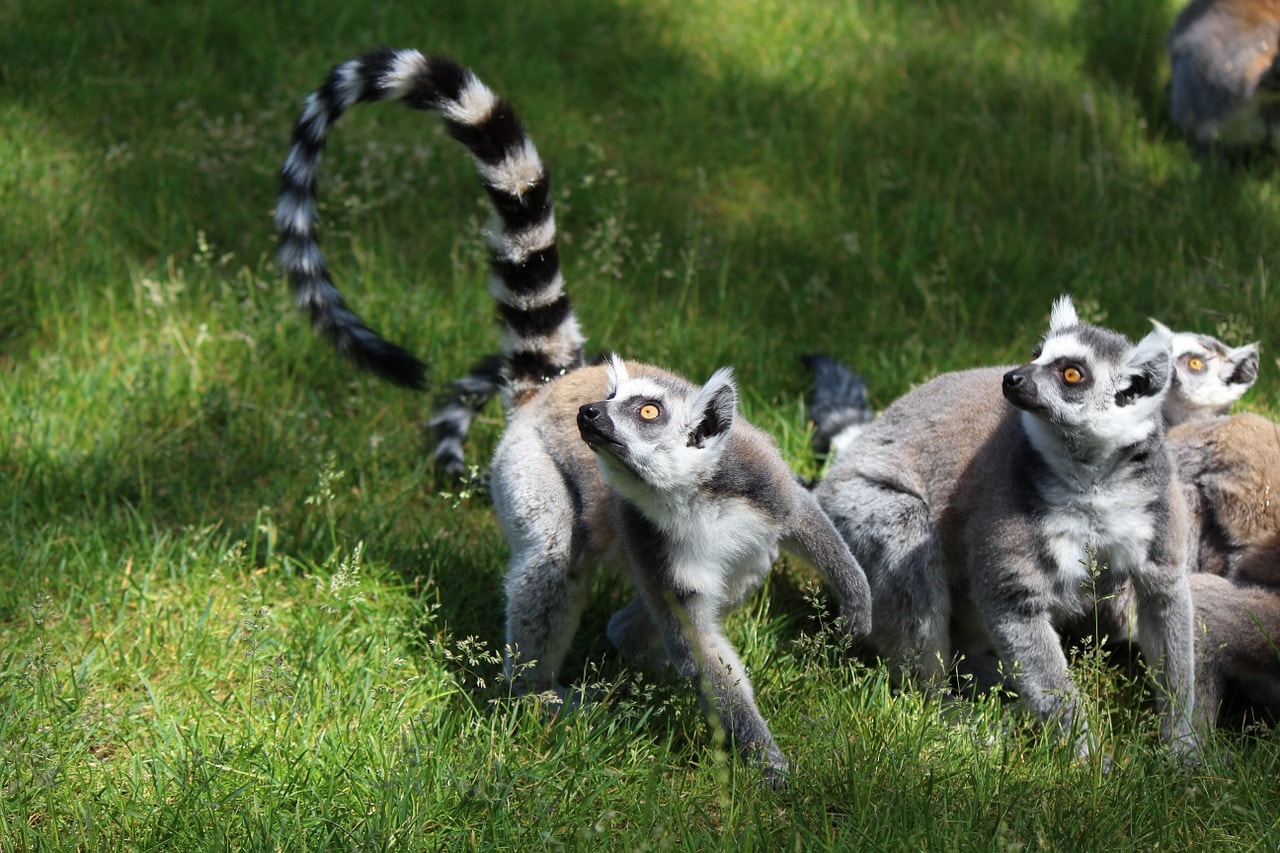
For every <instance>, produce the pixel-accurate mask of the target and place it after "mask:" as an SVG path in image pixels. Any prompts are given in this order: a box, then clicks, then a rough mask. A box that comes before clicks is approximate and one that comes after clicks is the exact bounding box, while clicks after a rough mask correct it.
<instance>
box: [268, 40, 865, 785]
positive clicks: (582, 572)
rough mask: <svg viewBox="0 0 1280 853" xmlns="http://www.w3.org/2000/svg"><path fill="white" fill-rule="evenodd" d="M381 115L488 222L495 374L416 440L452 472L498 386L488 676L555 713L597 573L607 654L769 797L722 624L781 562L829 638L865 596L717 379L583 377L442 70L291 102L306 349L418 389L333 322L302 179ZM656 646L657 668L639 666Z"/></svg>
mask: <svg viewBox="0 0 1280 853" xmlns="http://www.w3.org/2000/svg"><path fill="white" fill-rule="evenodd" d="M378 100H399V101H403V102H404V103H406V104H408V105H410V106H413V107H417V108H422V109H429V110H435V111H437V112H439V113H440V114H441V115H442V117H443V119H444V121H445V125H446V127H447V128H448V130H449V131H450V133H451V134H452V135H453V136H454V137H455V138H457V139H458V140H459V141H460V142H462V143H463V144H464V145H465V146H466V147H467V148H468V150H469V151H470V152H471V154H472V155H473V158H474V161H475V166H476V170H477V172H478V173H479V176H480V179H481V182H482V183H483V184H484V187H485V189H486V191H487V193H488V196H489V198H490V199H491V200H492V202H493V204H494V208H495V212H494V217H493V220H492V223H491V225H490V228H489V231H488V234H487V237H488V243H489V248H490V252H491V259H490V260H491V270H492V275H491V276H490V280H489V292H490V293H491V294H492V295H493V297H494V299H495V301H496V303H497V307H498V315H499V318H500V321H501V331H502V337H503V347H502V353H501V356H500V361H499V363H498V365H497V369H496V371H495V367H494V365H493V364H492V363H491V362H487V361H486V362H481V363H480V364H479V365H478V366H477V367H476V368H473V370H472V373H471V375H470V377H469V379H468V380H461V381H459V382H457V383H454V384H453V385H452V386H451V388H450V392H449V393H448V394H447V395H446V397H445V401H444V403H443V404H442V408H441V410H439V414H438V417H437V418H436V419H433V422H432V425H431V426H432V428H433V429H434V430H435V435H436V440H437V448H438V452H437V459H438V461H439V462H440V463H441V464H442V465H444V466H445V467H447V468H450V469H453V470H454V471H455V473H456V472H457V470H458V469H459V468H460V466H461V463H462V454H461V448H462V440H463V438H465V435H466V430H467V427H468V426H469V423H470V418H471V415H472V414H473V413H474V412H475V411H477V410H478V408H479V407H480V406H481V405H483V404H484V402H485V401H486V400H487V399H488V398H489V397H490V396H492V394H493V392H494V390H495V388H500V390H501V393H502V395H503V399H504V403H505V406H506V411H507V418H508V425H507V429H506V432H505V433H504V434H503V437H502V438H501V440H500V441H499V444H498V448H497V450H496V452H495V455H494V459H493V464H492V469H491V475H490V488H491V492H492V496H493V503H494V507H495V509H496V511H497V515H498V521H499V523H500V524H501V526H502V529H503V532H504V534H505V535H506V539H507V542H508V544H509V545H510V548H511V563H510V567H509V570H508V573H507V578H506V593H507V629H506V635H507V659H506V664H505V669H506V674H507V676H508V678H509V679H510V681H511V684H512V687H513V690H515V691H516V692H524V691H533V692H544V691H552V690H553V691H556V693H557V694H558V695H560V696H561V697H563V696H564V693H565V691H564V688H563V687H562V686H561V684H560V679H561V676H562V675H563V673H562V671H561V670H562V666H563V663H564V658H565V654H566V653H567V651H568V649H569V645H570V643H571V641H572V639H573V635H574V633H575V631H576V630H577V627H578V623H579V620H580V618H581V616H582V611H583V609H584V608H585V606H586V603H587V592H588V589H589V586H590V582H591V578H592V576H593V574H594V572H595V569H596V567H597V566H598V565H599V564H600V563H602V562H603V563H607V564H610V565H611V566H614V567H616V568H617V569H619V570H620V571H621V572H622V573H624V575H626V576H629V577H630V578H631V580H632V581H633V583H634V585H635V586H636V588H637V589H638V591H639V596H638V602H636V601H633V602H632V603H631V604H629V605H628V606H627V607H625V608H624V609H623V610H622V611H621V612H620V614H619V615H618V616H617V617H615V618H614V619H613V620H611V622H610V628H609V636H610V639H612V640H613V641H614V642H615V643H617V645H618V646H619V647H620V648H621V649H623V650H624V651H637V650H638V651H641V652H642V654H641V655H640V657H642V658H644V659H646V660H648V661H650V662H651V663H655V664H664V663H669V664H670V665H672V666H673V667H674V668H675V669H676V671H677V672H679V673H680V674H681V675H682V676H684V677H685V678H687V679H689V680H691V681H692V682H693V683H694V684H695V686H696V687H697V689H698V693H699V696H700V699H701V701H702V702H703V705H704V706H705V707H706V708H707V710H708V712H709V713H710V714H712V715H714V716H715V717H717V718H718V719H720V720H721V721H722V723H723V725H724V727H725V729H726V731H727V733H728V734H729V736H730V739H731V740H732V742H733V743H734V744H735V746H736V747H737V748H738V750H739V751H740V752H741V753H742V754H743V755H744V756H746V757H747V758H748V759H750V760H751V761H753V762H757V763H759V764H760V765H762V766H763V768H764V770H765V772H766V774H767V775H768V776H769V777H770V778H771V779H774V780H777V779H780V778H781V777H782V776H783V774H785V772H786V770H787V766H788V765H787V760H786V758H785V756H784V755H783V754H782V751H781V750H780V749H779V747H778V745H777V744H776V743H775V742H774V740H773V736H772V734H771V733H770V731H769V728H768V725H767V724H766V723H765V721H764V719H763V717H762V716H761V714H760V711H759V709H758V707H757V706H756V702H755V696H754V692H753V690H752V687H751V683H750V681H749V680H748V678H747V675H746V673H745V672H744V671H743V667H742V663H741V661H740V660H739V659H738V657H737V655H736V653H735V651H734V649H733V648H732V646H731V645H730V644H729V642H728V640H727V639H726V638H725V636H724V632H723V630H722V628H721V622H722V619H723V617H724V615H725V614H726V613H728V612H729V611H730V610H732V609H733V608H735V607H737V606H738V605H740V604H741V603H742V602H743V601H744V600H745V599H746V597H747V596H748V595H750V593H751V592H752V591H753V590H755V589H756V588H758V587H759V585H760V584H761V582H762V581H763V580H764V577H765V575H766V574H767V572H768V571H769V568H770V566H771V565H772V563H773V561H774V559H775V557H777V555H778V552H779V549H780V548H782V549H786V550H788V551H790V552H792V553H794V554H796V555H797V556H799V557H801V558H803V559H805V560H807V561H809V562H810V563H812V564H813V566H814V567H815V568H816V569H818V571H819V572H820V573H821V574H822V575H823V576H824V578H825V579H826V580H827V581H828V582H829V583H830V584H831V585H832V586H833V587H834V588H835V592H836V595H837V598H838V600H839V607H840V613H841V615H842V616H843V617H845V621H846V627H847V629H848V631H849V632H850V633H851V634H852V635H854V636H855V637H861V636H864V635H865V634H866V633H867V632H868V631H869V628H870V626H869V619H870V610H871V601H870V599H871V595H870V590H869V588H868V586H867V580H866V576H865V575H864V574H863V573H862V569H861V568H860V567H859V565H858V564H857V562H856V561H855V560H854V559H853V556H852V555H851V554H850V553H849V549H848V548H847V547H846V546H845V544H844V542H843V541H842V540H841V539H840V536H839V534H837V533H836V531H835V528H834V527H833V526H832V525H831V522H830V520H829V519H828V518H827V517H826V515H825V514H824V513H823V512H822V510H821V508H820V507H819V506H818V504H817V501H816V500H815V499H814V498H813V496H812V495H811V494H809V493H808V492H807V491H806V490H805V489H804V488H803V487H802V486H801V485H800V484H799V483H798V482H797V481H796V479H795V477H794V475H793V473H792V471H791V469H790V468H789V467H788V466H787V464H786V462H784V461H783V459H782V456H781V454H780V453H779V452H778V450H777V448H776V447H775V446H774V445H773V443H772V442H771V441H770V440H769V439H768V438H767V436H765V435H764V434H763V433H762V432H760V431H759V430H757V429H755V428H754V427H752V426H751V425H750V424H748V423H746V422H745V421H744V420H743V419H742V418H740V417H738V416H737V411H736V410H737V389H736V386H735V385H734V383H733V380H732V374H731V373H730V372H729V371H728V370H727V369H722V370H720V371H718V372H717V373H716V374H715V375H714V376H712V377H711V380H710V381H709V382H708V383H707V385H705V386H702V387H699V386H697V385H694V384H692V383H690V382H687V381H685V380H684V379H681V378H679V377H678V376H675V375H674V374H671V373H667V372H666V371H663V370H660V369H658V368H655V367H649V366H647V365H642V364H636V363H625V362H623V361H622V360H621V359H618V358H615V359H614V360H613V361H612V362H611V363H610V364H609V365H607V366H605V365H600V366H583V357H582V345H583V342H584V338H583V336H582V334H581V332H580V330H579V326H578V319H577V315H576V314H575V312H574V311H573V309H572V307H571V305H570V302H569V297H568V294H567V292H566V290H565V288H564V281H563V278H562V272H561V267H560V262H559V252H558V249H557V243H556V226H555V217H554V215H553V211H552V204H551V198H552V195H551V190H550V180H549V178H548V175H547V172H546V169H545V168H544V167H543V165H542V162H541V160H540V158H539V156H538V153H537V151H536V149H535V148H534V146H533V143H532V142H531V141H530V139H529V138H528V136H527V135H526V134H525V132H524V129H523V127H522V125H521V124H520V122H519V120H518V119H517V118H516V116H515V113H514V111H513V110H512V108H511V107H510V105H509V104H507V103H506V102H504V101H502V100H501V99H499V98H498V97H497V96H496V95H495V94H494V93H493V92H491V91H490V90H489V89H488V88H487V87H486V86H485V85H484V84H483V83H481V82H480V81H479V79H478V78H477V77H476V76H475V74H474V73H472V72H471V71H469V70H467V69H465V68H462V67H460V66H458V65H456V64H455V63H453V62H451V61H449V60H446V59H442V58H440V57H431V56H424V55H422V54H420V53H418V52H417V51H412V50H390V49H385V48H384V49H380V50H376V51H371V52H369V53H367V54H365V55H364V56H361V57H359V58H357V59H353V60H351V61H349V62H345V63H342V64H341V65H338V66H335V68H334V69H333V70H332V71H331V72H330V75H329V77H328V79H327V80H326V81H325V84H324V85H323V86H322V87H321V88H320V89H318V90H317V91H316V92H314V93H313V94H312V95H311V96H310V97H309V98H308V99H307V103H306V106H305V108H304V110H303V114H302V116H301V117H300V118H299V119H298V122H297V125H296V126H295V130H294V144H293V146H292V148H291V149H290V152H289V156H288V159H287V160H286V162H285V164H284V167H283V168H282V169H281V193H280V198H279V201H278V203H277V210H276V225H277V227H278V228H279V231H280V241H281V248H280V262H281V266H282V267H283V268H284V269H285V270H287V271H288V273H289V277H290V280H291V281H292V283H293V285H294V290H295V293H296V294H297V297H298V301H299V303H300V304H302V305H303V306H305V307H308V308H309V309H310V310H311V316H312V321H313V324H314V325H315V327H316V328H317V329H318V330H320V331H321V332H322V333H324V334H325V335H327V336H328V337H329V338H330V340H331V341H332V342H333V343H334V345H335V346H337V347H338V349H339V350H340V351H343V352H345V353H347V354H348V355H350V356H352V357H353V358H354V359H355V360H356V361H357V362H358V363H360V364H362V365H363V366H366V367H369V368H370V369H372V370H374V371H376V372H377V373H379V374H380V375H382V376H384V377H385V378H387V379H390V380H391V381H394V382H399V383H401V384H405V385H410V386H414V387H419V386H421V384H422V381H423V365H422V364H421V362H419V361H417V360H416V359H415V358H413V357H412V356H410V355H409V354H408V353H407V352H405V351H404V350H401V349H400V348H398V347H395V346H394V345H392V344H388V343H387V342H386V341H384V340H383V339H382V338H381V337H380V336H378V335H377V334H376V333H375V332H373V331H372V330H371V329H369V328H368V327H367V326H365V325H364V324H363V322H362V321H360V319H359V318H358V317H356V315H355V314H353V313H352V312H351V311H350V310H349V309H347V308H346V305H345V302H344V301H343V299H342V296H341V294H340V293H339V292H338V290H337V288H336V286H335V285H334V284H333V282H332V281H331V279H330V276H329V274H328V270H327V269H326V267H325V265H324V262H323V258H322V257H321V254H320V250H319V244H318V242H317V239H316V209H317V208H316V201H315V188H316V174H317V170H318V168H319V162H320V153H321V151H322V150H323V147H324V144H325V141H326V139H327V137H328V134H329V131H330V129H331V127H332V125H333V123H334V122H335V121H336V120H337V118H338V117H339V116H340V115H341V114H342V112H343V111H344V110H346V109H347V108H349V107H350V106H352V105H354V104H356V103H359V102H362V101H378ZM659 412H660V413H661V415H660V416H659V415H657V414H655V413H659ZM649 414H653V415H654V416H653V417H646V415H649ZM575 420H576V421H577V423H578V425H579V428H575ZM659 641H660V644H661V649H662V651H661V653H655V654H650V653H649V652H650V650H652V649H654V648H655V647H656V646H657V645H658V644H659Z"/></svg>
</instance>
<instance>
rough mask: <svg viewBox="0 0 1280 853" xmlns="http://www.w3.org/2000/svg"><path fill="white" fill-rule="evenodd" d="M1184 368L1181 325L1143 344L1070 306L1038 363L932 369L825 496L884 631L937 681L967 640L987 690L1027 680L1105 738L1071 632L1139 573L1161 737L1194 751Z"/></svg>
mask: <svg viewBox="0 0 1280 853" xmlns="http://www.w3.org/2000/svg"><path fill="white" fill-rule="evenodd" d="M1170 376H1171V351H1170V343H1169V337H1168V334H1167V333H1166V332H1163V331H1160V330H1157V331H1156V332H1153V333H1152V334H1150V335H1148V336H1147V337H1146V338H1144V339H1143V340H1142V341H1141V342H1139V343H1138V344H1137V345H1136V346H1135V345H1133V344H1130V343H1129V342H1128V341H1127V340H1126V339H1125V338H1124V337H1123V336H1121V335H1119V334H1117V333H1115V332H1112V331H1110V330H1106V329H1101V328H1098V327H1095V326H1089V325H1085V324H1082V323H1080V322H1079V320H1078V318H1077V317H1076V314H1075V311H1074V309H1073V307H1072V306H1071V303H1070V301H1069V300H1066V299H1063V300H1060V301H1059V302H1058V303H1057V304H1055V306H1054V310H1053V314H1052V317H1051V321H1050V327H1049V332H1048V334H1047V335H1046V337H1045V339H1044V341H1043V342H1042V344H1041V346H1040V347H1039V349H1038V350H1037V352H1036V357H1035V359H1034V360H1033V361H1032V362H1030V363H1029V364H1026V365H1023V366H1021V367H1015V368H981V369H977V370H968V371H961V372H958V373H950V374H944V375H942V376H940V377H938V378H936V379H934V380H932V381H930V382H927V383H925V384H924V385H922V386H920V387H918V388H916V389H914V390H912V391H911V392H909V393H907V394H906V395H905V396H903V397H901V398H900V399H898V400H897V401H896V402H894V403H893V404H892V405H891V406H889V408H888V409H887V410H886V411H885V412H884V414H883V415H882V416H881V417H879V418H878V419H876V420H875V421H874V422H873V423H871V424H869V425H867V426H866V427H865V428H863V430H862V433H861V434H860V435H859V436H858V438H857V440H856V442H855V444H853V445H852V446H850V447H849V448H847V449H846V450H845V451H844V452H843V453H841V454H840V455H839V456H837V458H836V460H835V462H834V464H833V466H832V468H831V471H830V473H829V474H828V476H827V478H826V479H825V480H823V481H822V482H821V483H819V484H818V485H817V486H816V488H815V494H816V495H817V496H818V499H819V501H820V502H821V504H822V506H823V508H824V509H826V510H827V512H828V513H829V514H830V515H831V517H832V520H833V521H834V522H835V523H836V527H837V528H838V529H839V530H840V532H841V534H842V535H843V536H844V537H845V540H846V541H847V542H848V543H849V546H850V549H851V550H852V551H853V553H854V555H855V557H857V558H858V560H859V561H860V563H861V564H862V565H863V567H864V568H865V569H866V571H867V575H868V577H869V579H870V582H871V589H872V600H873V606H874V616H873V620H872V641H873V644H874V645H875V647H876V648H877V650H878V651H879V652H880V653H881V654H882V655H884V656H885V657H886V658H887V659H888V660H889V661H890V662H891V664H892V665H894V667H895V668H896V670H897V671H898V672H899V673H900V674H902V675H905V676H908V677H913V678H917V679H922V680H925V681H927V682H932V683H937V682H939V681H941V680H943V679H945V678H946V677H947V676H948V674H949V673H950V672H951V671H952V670H951V668H952V666H953V664H954V662H955V661H954V659H955V656H956V654H957V652H958V653H959V654H960V655H961V656H962V657H963V658H964V659H965V660H964V661H962V662H961V665H962V668H964V667H967V669H963V671H964V673H965V674H968V675H971V676H973V677H974V678H975V679H976V680H977V682H978V684H977V686H978V687H979V688H989V687H991V686H994V685H995V684H996V683H999V682H1000V681H1001V680H1002V679H1003V678H1010V677H1011V680H1012V683H1013V685H1014V686H1015V687H1016V689H1017V691H1018V693H1019V695H1020V697H1021V698H1022V700H1023V702H1024V703H1025V704H1026V705H1027V706H1028V707H1029V708H1030V709H1031V710H1032V711H1033V712H1034V713H1035V714H1036V715H1037V716H1038V717H1040V718H1041V719H1042V720H1045V721H1048V722H1051V723H1056V724H1058V725H1060V726H1062V728H1063V730H1064V731H1068V730H1071V728H1072V726H1073V725H1078V726H1079V732H1080V733H1081V737H1080V739H1079V740H1078V741H1077V749H1078V750H1081V751H1084V750H1087V749H1089V748H1091V746H1092V741H1091V738H1090V737H1089V736H1088V735H1087V734H1085V732H1086V726H1085V721H1084V720H1083V719H1082V718H1080V717H1079V716H1078V715H1077V700H1076V690H1075V688H1074V686H1073V685H1072V683H1071V680H1070V678H1069V675H1068V671H1067V661H1066V657H1065V654H1064V652H1063V649H1062V643H1061V638H1060V632H1061V631H1063V630H1067V629H1069V628H1070V627H1071V626H1072V625H1073V624H1075V623H1077V622H1078V621H1080V620H1082V619H1085V618H1088V615H1089V614H1090V613H1092V612H1093V610H1094V608H1095V607H1099V606H1101V607H1106V606H1107V602H1108V601H1109V594H1110V593H1111V592H1112V591H1114V590H1117V589H1119V588H1120V587H1121V586H1122V585H1123V584H1125V583H1126V582H1132V584H1133V587H1134V589H1135V590H1136V595H1135V601H1136V607H1137V614H1138V641H1139V643H1140V645H1141V647H1142V649H1143V651H1144V653H1146V655H1147V656H1148V659H1149V660H1151V661H1152V662H1153V664H1154V667H1155V671H1156V672H1157V674H1158V681H1159V686H1160V695H1161V697H1162V698H1161V704H1162V708H1163V714H1162V716H1163V725H1162V732H1163V734H1164V736H1165V737H1166V738H1168V739H1170V740H1172V741H1175V742H1176V743H1177V744H1178V746H1179V748H1185V749H1189V748H1192V746H1193V736H1192V731H1191V716H1190V714H1191V704H1192V697H1193V689H1194V662H1193V641H1192V633H1191V602H1190V595H1189V592H1188V584H1187V568H1186V561H1187V550H1188V546H1189V542H1188V539H1189V535H1188V532H1187V525H1188V519H1187V516H1186V512H1187V510H1186V506H1185V502H1184V499H1183V496H1182V494H1181V492H1180V490H1179V489H1178V488H1177V485H1176V483H1175V481H1174V479H1173V461H1172V458H1171V455H1170V451H1169V448H1168V445H1167V441H1166V437H1165V426H1164V420H1163V417H1162V414H1161V405H1162V403H1163V401H1164V397H1165V395H1166V393H1167V392H1168V388H1169V384H1170ZM992 654H994V658H995V660H998V661H999V663H1000V664H1001V665H1002V671H995V668H994V667H993V666H990V665H989V664H990V663H992Z"/></svg>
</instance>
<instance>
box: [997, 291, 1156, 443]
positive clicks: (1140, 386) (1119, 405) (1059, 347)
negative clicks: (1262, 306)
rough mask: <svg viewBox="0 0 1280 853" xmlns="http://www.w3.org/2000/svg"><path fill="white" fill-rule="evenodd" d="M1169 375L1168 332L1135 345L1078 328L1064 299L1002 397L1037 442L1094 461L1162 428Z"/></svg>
mask: <svg viewBox="0 0 1280 853" xmlns="http://www.w3.org/2000/svg"><path fill="white" fill-rule="evenodd" d="M1172 372H1173V351H1172V346H1171V343H1170V336H1169V331H1168V329H1162V328H1157V329H1155V330H1154V331H1152V332H1151V333H1150V334H1148V335H1147V336H1146V337H1145V338H1143V339H1142V340H1141V341H1139V342H1138V343H1137V344H1136V345H1134V344H1132V343H1130V342H1129V340H1128V339H1127V338H1125V337H1124V336H1123V335H1121V334H1119V333H1118V332H1113V331H1111V330H1110V329H1104V328H1101V327H1098V326H1091V325H1088V324H1086V323H1081V322H1080V319H1079V317H1078V316H1077V315H1076V310H1075V306H1073V305H1072V304H1071V300H1070V298H1068V297H1066V296H1063V297H1060V298H1059V299H1058V300H1057V302H1055V303H1054V305H1053V312H1052V314H1051V315H1050V318H1049V332H1048V334H1046V335H1045V337H1044V339H1043V340H1042V341H1041V342H1040V345H1039V346H1038V347H1037V348H1036V350H1035V352H1034V353H1033V359H1032V361H1031V362H1030V363H1029V364H1025V365H1023V366H1022V367H1018V368H1014V369H1013V370H1010V371H1009V372H1008V373H1006V374H1005V375H1004V396H1005V399H1007V400H1008V401H1009V402H1010V403H1012V404H1013V405H1014V406H1016V407H1017V408H1019V409H1021V410H1023V412H1025V413H1027V414H1026V415H1024V417H1023V423H1024V424H1026V425H1027V429H1028V431H1029V432H1030V433H1031V434H1032V439H1033V441H1035V442H1036V443H1037V444H1044V443H1046V442H1049V441H1052V442H1053V443H1054V444H1055V445H1056V444H1062V445H1065V447H1066V448H1069V449H1070V450H1071V453H1072V455H1077V454H1081V455H1083V456H1085V457H1093V456H1095V455H1098V456H1100V455H1105V454H1108V453H1110V452H1111V451H1113V450H1117V449H1119V448H1122V447H1126V446H1129V445H1132V444H1135V443H1137V442H1139V441H1141V440H1143V439H1145V438H1146V437H1147V436H1149V435H1150V434H1151V433H1152V432H1153V431H1154V430H1155V429H1156V428H1157V426H1158V425H1159V424H1161V423H1162V421H1163V417H1162V415H1161V407H1162V405H1163V404H1164V400H1165V397H1166V396H1167V393H1168V390H1169V386H1170V384H1171V378H1172ZM1028 416H1029V417H1028ZM1054 436H1056V438H1054ZM1041 449H1042V450H1044V449H1046V448H1044V447H1042V448H1041Z"/></svg>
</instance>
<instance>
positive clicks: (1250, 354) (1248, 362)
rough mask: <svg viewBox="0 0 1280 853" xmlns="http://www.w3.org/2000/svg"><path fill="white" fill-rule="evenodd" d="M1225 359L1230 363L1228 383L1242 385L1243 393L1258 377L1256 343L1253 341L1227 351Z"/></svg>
mask: <svg viewBox="0 0 1280 853" xmlns="http://www.w3.org/2000/svg"><path fill="white" fill-rule="evenodd" d="M1227 361H1228V362H1230V364H1231V375H1230V376H1228V377H1227V384H1228V385H1243V386H1244V388H1243V389H1242V390H1241V391H1240V393H1241V394H1243V393H1244V392H1245V391H1247V390H1248V389H1249V386H1251V385H1252V384H1253V383H1254V382H1256V381H1257V379H1258V344H1257V342H1256V341H1255V342H1254V343H1251V344H1245V345H1244V346H1242V347H1237V348H1236V349H1233V350H1231V351H1230V352H1229V353H1227Z"/></svg>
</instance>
